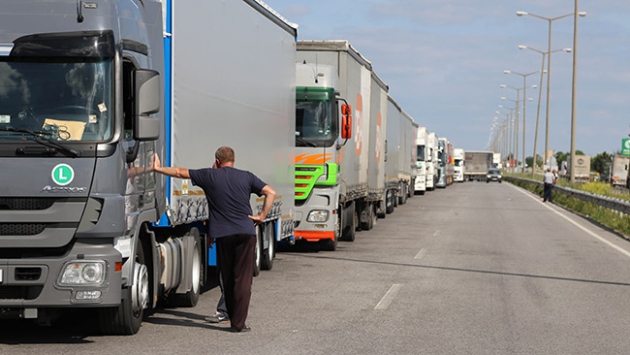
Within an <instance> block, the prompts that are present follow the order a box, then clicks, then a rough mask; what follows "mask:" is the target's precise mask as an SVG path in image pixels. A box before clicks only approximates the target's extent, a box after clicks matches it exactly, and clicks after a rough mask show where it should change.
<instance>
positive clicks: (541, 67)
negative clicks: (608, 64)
mask: <svg viewBox="0 0 630 355" xmlns="http://www.w3.org/2000/svg"><path fill="white" fill-rule="evenodd" d="M518 49H529V50H531V51H534V52H536V53H540V54H542V64H541V65H540V85H539V87H540V88H541V90H538V109H537V110H536V129H535V132H534V153H533V155H532V157H533V158H534V164H533V167H532V178H533V177H534V173H535V169H536V153H537V151H536V150H537V149H538V126H539V123H540V104H541V101H542V84H543V76H544V75H545V56H546V55H548V54H550V53H549V52H543V51H541V50H538V49H535V48H532V47H528V46H525V45H522V44H521V45H519V46H518ZM559 51H565V52H567V53H570V52H571V48H563V49H556V50H554V51H551V53H555V52H559ZM548 131H549V120H547V131H546V132H548ZM545 150H546V147H545ZM546 154H547V153H545V154H544V155H545V156H546ZM545 163H546V161H543V164H545Z"/></svg>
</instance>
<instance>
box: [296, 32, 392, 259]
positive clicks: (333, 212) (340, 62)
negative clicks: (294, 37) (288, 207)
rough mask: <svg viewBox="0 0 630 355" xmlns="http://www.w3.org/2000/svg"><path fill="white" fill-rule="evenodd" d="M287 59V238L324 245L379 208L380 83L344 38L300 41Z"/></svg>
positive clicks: (347, 235)
mask: <svg viewBox="0 0 630 355" xmlns="http://www.w3.org/2000/svg"><path fill="white" fill-rule="evenodd" d="M295 65H296V68H297V69H296V70H297V71H296V75H297V77H296V100H297V104H296V125H295V129H296V130H295V146H296V148H295V149H296V151H295V221H296V226H295V239H296V240H305V241H307V242H311V243H319V244H321V247H322V249H324V250H331V251H332V250H335V249H336V248H337V242H338V240H344V241H354V240H355V233H356V230H357V229H359V228H361V227H362V226H363V227H366V228H369V225H370V223H371V224H372V225H373V222H374V218H375V216H376V214H377V213H378V210H377V209H380V208H381V207H380V206H381V203H382V202H381V201H382V200H383V198H384V194H385V192H384V182H383V180H380V181H379V179H381V178H380V177H379V175H383V172H382V171H379V170H378V169H380V168H381V167H383V166H384V163H379V164H375V165H374V166H372V169H371V170H370V165H369V160H370V157H372V159H373V160H376V159H378V160H379V162H380V160H381V159H383V161H384V156H385V132H382V133H381V132H380V130H381V129H382V128H384V127H385V126H384V125H385V122H384V121H387V117H386V112H387V111H386V110H387V106H386V104H385V97H386V95H387V91H388V88H387V86H386V85H385V84H384V83H383V82H382V81H381V80H380V79H377V77H376V76H375V75H373V74H374V72H373V70H372V64H371V63H370V61H369V60H367V59H366V58H365V57H363V56H362V55H361V54H360V53H359V52H358V51H357V50H356V49H355V48H354V47H352V46H351V45H350V43H349V42H348V41H343V40H308V41H307V40H300V41H298V42H297V62H296V64H295ZM373 91H374V93H372V92H373ZM372 95H374V96H372ZM372 104H374V105H375V106H374V107H373V106H372ZM379 116H380V118H381V122H380V124H379V122H378V118H379ZM379 125H380V127H379ZM372 126H376V127H372ZM371 133H374V137H370V134H371ZM377 135H381V137H376V136H377ZM372 138H374V139H372ZM377 138H378V139H377ZM371 144H375V145H374V146H371ZM372 153H373V155H372ZM368 171H370V172H371V173H372V174H374V173H375V176H372V177H373V178H374V180H369V179H368Z"/></svg>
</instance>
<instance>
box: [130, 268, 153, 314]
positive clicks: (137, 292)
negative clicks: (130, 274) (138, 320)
mask: <svg viewBox="0 0 630 355" xmlns="http://www.w3.org/2000/svg"><path fill="white" fill-rule="evenodd" d="M148 304H149V272H148V269H147V266H146V265H144V264H140V263H138V262H136V263H135V265H134V284H133V286H132V287H131V305H132V309H133V314H134V316H135V317H138V316H139V315H140V313H142V310H143V309H145V308H147V305H148Z"/></svg>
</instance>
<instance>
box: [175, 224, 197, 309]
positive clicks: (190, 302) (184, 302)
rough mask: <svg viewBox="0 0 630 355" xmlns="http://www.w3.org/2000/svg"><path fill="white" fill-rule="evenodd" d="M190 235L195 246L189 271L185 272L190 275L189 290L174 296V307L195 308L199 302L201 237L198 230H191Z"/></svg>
mask: <svg viewBox="0 0 630 355" xmlns="http://www.w3.org/2000/svg"><path fill="white" fill-rule="evenodd" d="M189 233H190V235H192V236H194V238H195V244H194V247H193V258H192V260H191V261H190V270H188V271H187V272H189V273H190V275H191V283H192V285H191V289H190V290H188V291H187V292H186V293H182V294H175V295H174V297H175V305H176V306H177V307H195V306H196V305H197V302H198V301H199V293H200V292H201V287H202V286H203V263H202V261H201V260H202V257H201V255H202V253H201V252H202V250H201V237H200V236H199V229H197V228H191V229H190V232H189Z"/></svg>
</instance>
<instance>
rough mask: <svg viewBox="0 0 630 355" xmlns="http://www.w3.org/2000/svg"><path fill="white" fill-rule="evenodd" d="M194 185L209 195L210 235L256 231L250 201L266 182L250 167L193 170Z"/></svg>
mask: <svg viewBox="0 0 630 355" xmlns="http://www.w3.org/2000/svg"><path fill="white" fill-rule="evenodd" d="M189 172H190V180H191V181H192V183H193V185H195V186H199V187H201V188H202V189H203V191H204V192H205V194H206V197H207V198H208V206H209V214H210V216H209V222H210V236H211V237H212V238H221V237H226V236H229V235H236V234H256V229H255V228H254V221H252V220H251V219H250V218H249V217H248V216H249V215H252V208H251V206H250V204H249V198H250V195H251V194H256V195H258V196H260V193H261V191H262V189H263V187H265V185H267V184H265V183H264V182H263V181H262V180H260V179H259V178H258V177H257V176H256V175H254V174H252V173H251V172H249V171H245V170H239V169H235V168H232V167H222V168H219V169H210V168H205V169H196V170H189Z"/></svg>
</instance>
